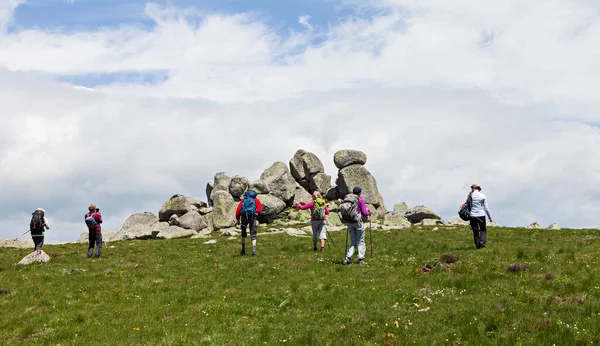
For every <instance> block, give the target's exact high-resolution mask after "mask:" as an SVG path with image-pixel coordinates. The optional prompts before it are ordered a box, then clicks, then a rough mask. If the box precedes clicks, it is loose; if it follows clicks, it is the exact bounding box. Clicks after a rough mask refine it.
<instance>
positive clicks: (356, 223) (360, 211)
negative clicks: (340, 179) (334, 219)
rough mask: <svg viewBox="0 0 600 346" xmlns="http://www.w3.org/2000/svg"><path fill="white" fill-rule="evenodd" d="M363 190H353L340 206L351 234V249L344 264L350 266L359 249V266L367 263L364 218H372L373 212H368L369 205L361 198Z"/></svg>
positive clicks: (356, 188)
mask: <svg viewBox="0 0 600 346" xmlns="http://www.w3.org/2000/svg"><path fill="white" fill-rule="evenodd" d="M361 194H362V189H361V188H360V187H359V186H356V187H354V189H352V194H348V195H346V197H344V201H343V202H342V204H341V205H340V215H341V216H342V220H344V221H345V222H347V223H348V234H350V247H349V248H348V252H346V255H345V257H344V262H343V263H344V264H350V262H351V259H352V255H354V251H355V249H356V248H357V247H358V264H361V265H362V264H366V263H365V252H366V246H365V224H364V221H363V218H365V217H368V216H371V211H370V210H367V204H366V202H365V200H364V199H363V198H362V197H361ZM348 234H346V244H347V243H348Z"/></svg>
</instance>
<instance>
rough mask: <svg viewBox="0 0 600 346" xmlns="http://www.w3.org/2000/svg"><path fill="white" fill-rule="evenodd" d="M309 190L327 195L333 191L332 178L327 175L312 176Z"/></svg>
mask: <svg viewBox="0 0 600 346" xmlns="http://www.w3.org/2000/svg"><path fill="white" fill-rule="evenodd" d="M308 188H309V189H310V191H319V192H320V193H321V194H322V195H326V194H327V191H329V189H331V176H329V175H327V174H325V173H316V174H314V175H311V176H310V180H309V184H308Z"/></svg>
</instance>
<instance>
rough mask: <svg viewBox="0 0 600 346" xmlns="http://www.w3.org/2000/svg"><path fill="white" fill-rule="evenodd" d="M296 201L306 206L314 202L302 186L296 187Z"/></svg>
mask: <svg viewBox="0 0 600 346" xmlns="http://www.w3.org/2000/svg"><path fill="white" fill-rule="evenodd" d="M294 200H296V201H298V202H300V203H302V204H306V203H308V202H310V201H312V196H311V195H310V193H308V191H306V190H305V189H304V188H303V187H302V186H300V184H297V185H296V192H295V193H294Z"/></svg>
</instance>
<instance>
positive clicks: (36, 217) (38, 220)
mask: <svg viewBox="0 0 600 346" xmlns="http://www.w3.org/2000/svg"><path fill="white" fill-rule="evenodd" d="M31 215H32V216H31V221H30V222H29V230H30V231H31V234H42V233H44V212H43V211H41V210H36V211H34V212H33V213H31Z"/></svg>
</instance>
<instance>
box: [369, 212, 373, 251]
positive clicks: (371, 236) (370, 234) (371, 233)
mask: <svg viewBox="0 0 600 346" xmlns="http://www.w3.org/2000/svg"><path fill="white" fill-rule="evenodd" d="M369 237H370V238H371V258H373V227H371V218H369Z"/></svg>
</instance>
